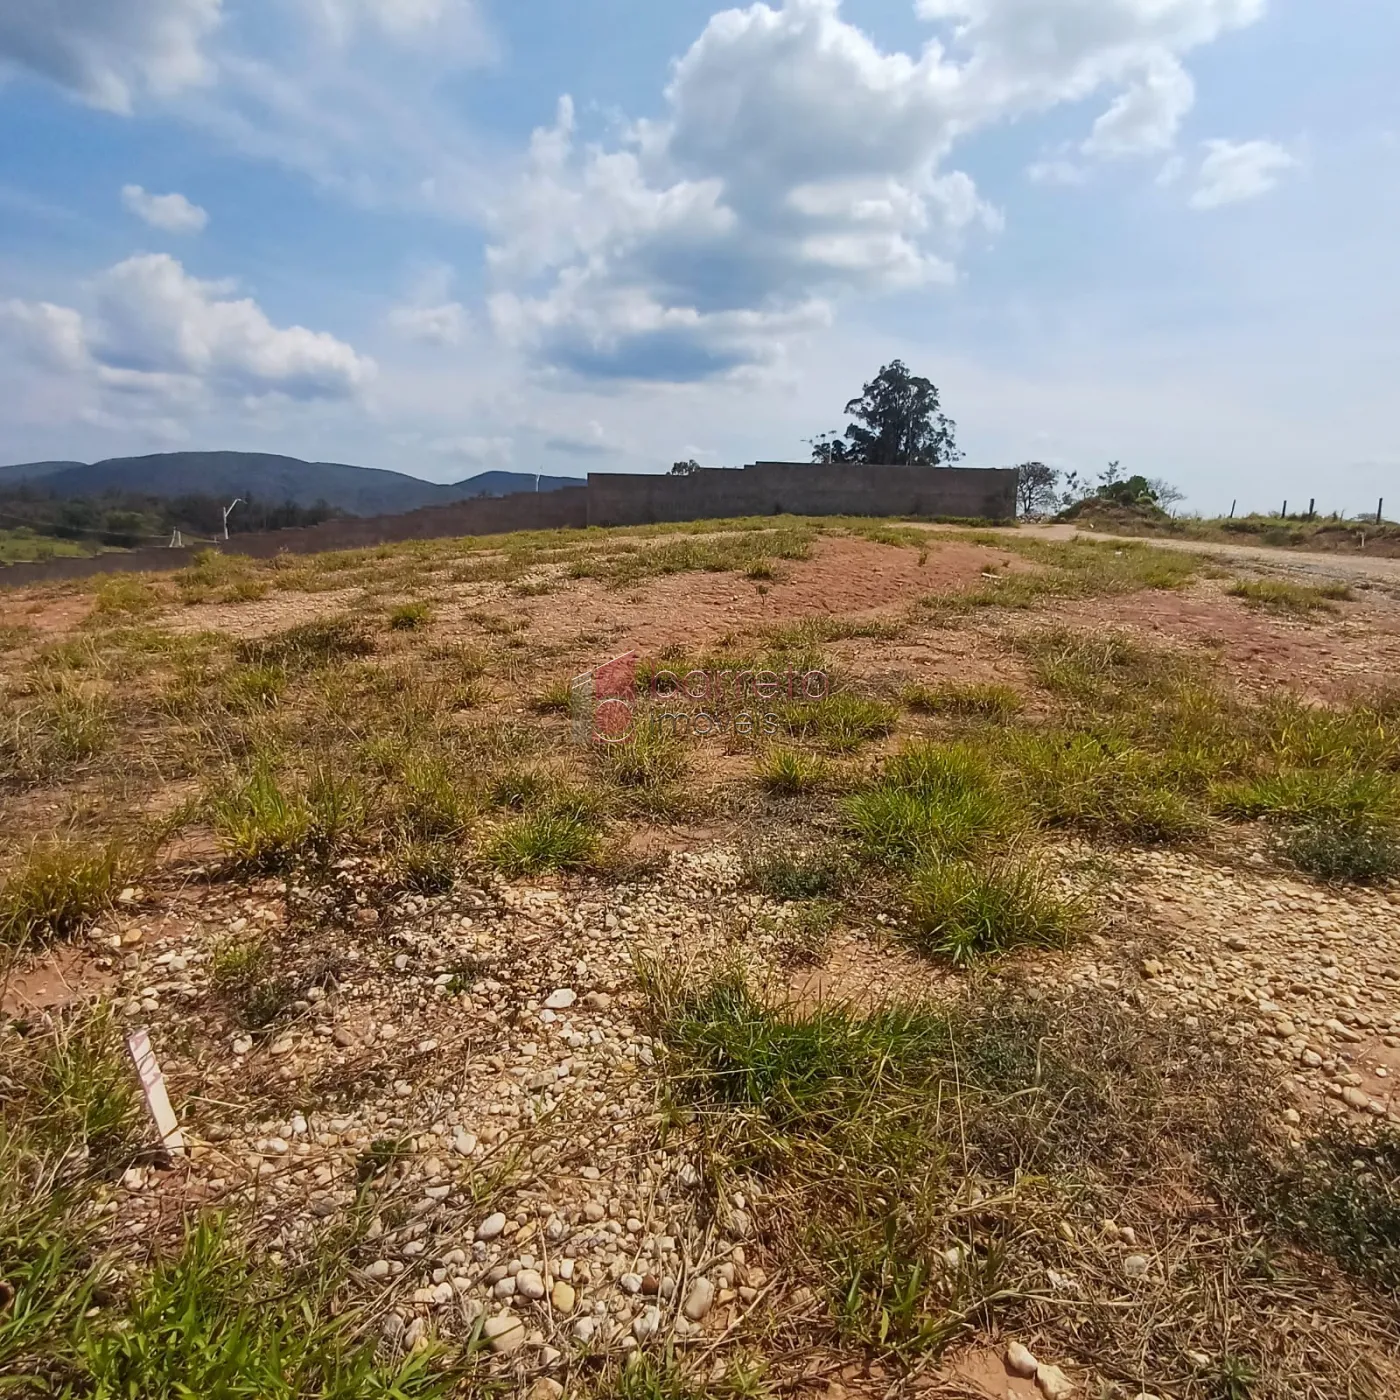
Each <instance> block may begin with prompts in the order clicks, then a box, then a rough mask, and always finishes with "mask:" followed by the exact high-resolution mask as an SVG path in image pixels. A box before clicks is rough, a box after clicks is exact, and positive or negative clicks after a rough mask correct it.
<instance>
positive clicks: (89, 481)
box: [0, 452, 584, 515]
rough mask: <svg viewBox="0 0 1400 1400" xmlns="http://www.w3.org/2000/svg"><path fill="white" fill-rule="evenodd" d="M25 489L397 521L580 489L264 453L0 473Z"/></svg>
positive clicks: (41, 465) (187, 455)
mask: <svg viewBox="0 0 1400 1400" xmlns="http://www.w3.org/2000/svg"><path fill="white" fill-rule="evenodd" d="M26 484H30V485H33V486H35V487H36V488H37V489H40V490H42V491H44V492H45V493H46V494H49V495H53V496H57V497H60V498H65V499H66V498H73V497H80V496H101V495H106V494H112V493H122V492H134V493H138V494H141V495H144V496H159V497H166V498H170V499H174V498H176V497H179V496H189V495H201V496H219V497H224V498H226V499H228V500H232V499H233V498H234V497H235V496H244V497H253V498H255V499H257V500H260V501H267V502H276V503H281V502H283V501H291V502H292V503H293V504H294V505H298V506H313V505H315V504H316V503H317V502H319V501H325V502H326V504H327V505H330V506H333V507H334V508H336V509H338V510H343V511H345V512H346V513H347V514H349V515H399V514H402V513H403V512H404V511H409V510H417V509H419V507H421V506H438V505H445V504H447V503H448V502H450V501H462V500H468V499H470V498H471V497H473V496H506V495H510V494H511V493H512V492H515V491H534V490H540V491H557V490H559V489H560V488H562V487H565V486H582V485H583V484H584V483H583V479H582V478H580V477H572V476H540V477H538V478H537V477H536V476H535V475H534V473H533V472H502V471H493V472H482V473H480V474H479V475H477V476H473V477H468V478H467V479H466V480H465V481H457V482H452V483H451V484H449V485H441V484H439V483H437V482H432V481H421V480H419V478H418V477H416V476H406V475H405V474H404V473H403V472H391V471H382V470H379V469H378V468H375V467H352V466H347V465H345V464H344V463H340V462H303V461H301V460H300V459H299V458H297V457H280V456H275V455H273V454H271V453H264V452H160V453H156V454H154V455H152V456H149V457H109V458H107V459H106V460H105V461H102V462H93V463H91V464H87V463H83V462H22V463H19V464H18V465H16V466H12V467H0V490H5V489H8V488H12V487H18V486H23V485H26Z"/></svg>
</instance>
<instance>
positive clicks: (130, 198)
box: [122, 185, 209, 233]
mask: <svg viewBox="0 0 1400 1400" xmlns="http://www.w3.org/2000/svg"><path fill="white" fill-rule="evenodd" d="M122 203H123V204H124V205H125V206H126V207H127V209H129V210H130V211H131V213H133V214H135V215H136V217H137V218H138V219H144V220H145V221H146V222H147V223H148V224H150V226H151V227H152V228H159V229H164V230H165V231H166V232H167V233H199V232H200V231H201V230H202V229H203V228H204V226H205V225H206V224H207V223H208V222H209V215H208V213H207V212H206V211H205V210H203V209H201V208H200V207H199V205H197V204H191V203H190V201H189V200H188V199H186V198H185V196H184V195H182V194H149V193H147V191H145V190H143V189H142V188H141V186H140V185H123V186H122Z"/></svg>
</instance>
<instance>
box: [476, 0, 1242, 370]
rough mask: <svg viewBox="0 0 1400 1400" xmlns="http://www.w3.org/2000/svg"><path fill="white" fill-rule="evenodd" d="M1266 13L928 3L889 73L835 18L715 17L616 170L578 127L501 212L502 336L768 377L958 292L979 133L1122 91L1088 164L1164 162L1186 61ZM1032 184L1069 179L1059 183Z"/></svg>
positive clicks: (1193, 7)
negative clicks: (1139, 157)
mask: <svg viewBox="0 0 1400 1400" xmlns="http://www.w3.org/2000/svg"><path fill="white" fill-rule="evenodd" d="M1263 4H1264V0H1079V3H1076V4H1073V5H1067V4H1065V3H1064V0H921V3H920V5H919V9H920V13H921V14H922V15H923V16H924V18H926V19H928V20H930V21H932V22H933V23H935V24H936V25H938V26H939V27H940V32H939V33H938V34H937V35H936V36H935V37H934V38H932V39H930V41H929V42H928V43H927V44H926V45H925V46H924V47H923V49H922V50H921V51H920V52H919V53H917V54H910V53H902V52H885V51H882V50H881V49H880V48H878V47H877V46H876V45H875V43H874V42H873V41H872V40H871V39H870V38H869V36H868V35H866V34H865V33H864V32H863V31H861V30H860V29H858V28H857V27H856V26H854V25H852V24H850V23H848V22H847V21H846V20H845V19H844V18H843V16H842V13H841V6H840V0H785V2H784V3H783V4H781V5H780V6H773V5H768V4H754V5H751V6H750V7H749V8H747V9H742V10H739V9H735V10H727V11H725V12H723V13H720V14H716V15H715V16H713V17H712V18H711V19H710V21H709V23H708V24H707V25H706V27H705V29H704V31H703V32H702V34H701V35H700V37H699V38H698V39H697V40H696V41H695V42H694V44H692V45H691V47H690V49H689V50H688V51H687V52H686V53H685V54H684V55H683V56H682V57H681V58H680V60H679V61H678V62H677V63H676V64H675V66H674V69H673V72H672V76H671V81H670V83H669V85H668V86H667V89H666V92H665V99H666V108H665V112H664V114H663V115H662V116H661V117H660V118H658V119H656V120H652V121H642V122H637V123H634V124H632V125H631V126H628V127H626V128H625V131H624V133H623V135H622V137H621V138H620V139H618V140H617V141H615V142H614V143H613V144H612V145H611V146H606V145H602V144H590V143H586V142H582V141H580V139H579V136H578V132H577V130H576V123H575V115H574V111H573V107H572V104H571V103H570V102H569V101H568V99H567V98H565V99H564V100H563V101H561V103H560V107H559V113H558V116H557V119H556V121H555V123H554V124H553V125H552V126H550V127H547V128H543V129H541V130H539V131H537V132H536V133H535V134H534V137H533V139H532V141H531V144H530V150H529V154H528V158H527V160H526V162H525V168H524V169H523V171H522V173H521V175H520V177H519V179H518V181H517V182H516V183H515V185H514V186H513V188H512V189H511V190H510V191H509V192H508V194H507V195H506V197H504V198H503V199H502V200H500V202H499V203H498V205H497V207H496V209H495V211H494V216H495V239H494V242H493V245H492V246H491V248H490V249H489V250H488V264H489V266H490V268H491V270H492V272H493V274H494V275H495V277H496V279H497V282H498V287H497V290H496V291H495V293H494V294H493V295H492V297H491V298H490V300H489V307H490V311H491V315H492V318H493V321H494V323H495V325H496V328H497V330H498V331H499V332H500V333H501V334H502V335H504V336H506V337H507V338H508V339H510V340H511V341H513V342H515V343H517V344H521V345H524V346H526V347H527V348H529V349H531V350H533V351H534V352H535V353H536V354H538V355H539V356H541V357H542V358H543V359H544V360H546V361H547V362H549V363H551V364H553V365H554V366H556V367H559V368H563V369H566V370H571V371H574V372H577V373H583V374H587V375H598V376H611V377H618V376H627V377H633V378H650V379H673V380H674V379H693V378H701V377H704V376H707V375H713V374H718V373H724V372H726V371H731V370H734V369H737V368H740V367H743V366H746V365H751V364H754V363H755V362H759V361H762V360H763V359H764V358H765V357H767V356H770V355H772V354H774V353H776V352H777V351H778V349H779V348H780V346H781V343H782V341H783V339H784V338H785V337H788V336H791V335H796V334H801V333H802V332H803V331H805V330H807V329H810V328H811V327H814V326H818V325H822V324H826V323H827V322H829V320H830V318H831V316H832V314H833V308H834V307H835V306H837V305H839V303H840V300H841V299H842V297H843V296H845V295H848V294H851V293H887V292H896V291H906V290H909V289H913V288H919V287H925V286H930V285H936V284H939V283H947V282H950V281H952V280H953V279H954V278H955V276H956V270H955V262H956V256H957V252H958V249H959V247H960V245H961V244H962V243H963V242H965V241H966V239H967V238H968V237H969V236H971V235H973V234H974V233H977V232H978V231H981V232H982V233H984V234H985V233H990V232H995V231H996V229H998V228H999V227H1000V218H999V215H998V214H997V213H996V211H995V210H994V209H992V208H991V207H990V206H989V205H988V204H987V203H986V202H985V201H984V200H983V199H982V198H981V197H980V196H979V194H978V192H977V190H976V188H975V186H974V185H973V182H972V181H971V180H970V179H969V178H968V176H967V175H965V174H963V173H962V172H960V171H957V170H948V169H946V168H945V165H946V162H947V159H948V157H949V155H950V153H951V151H952V150H953V148H954V147H955V145H956V144H957V142H958V141H959V140H960V139H963V138H964V137H966V136H967V135H969V134H970V133H972V132H974V131H976V130H978V129H979V128H981V127H984V126H986V125H989V124H991V123H993V122H997V121H1002V120H1005V119H1008V118H1013V117H1016V116H1019V115H1021V114H1023V113H1027V112H1031V111H1038V110H1044V109H1046V108H1049V107H1052V106H1054V105H1056V104H1058V103H1061V102H1070V101H1078V100H1081V99H1083V98H1086V97H1088V96H1090V95H1092V94H1093V93H1094V92H1095V91H1098V90H1100V89H1103V88H1107V89H1109V90H1111V91H1112V90H1116V92H1117V95H1116V96H1115V97H1114V98H1113V101H1112V103H1111V105H1110V106H1109V108H1108V110H1107V111H1105V112H1104V113H1103V115H1102V116H1101V117H1100V118H1099V120H1098V122H1097V123H1096V125H1095V127H1094V130H1093V131H1092V133H1090V135H1089V137H1088V139H1087V141H1086V142H1085V143H1084V151H1085V153H1086V154H1089V155H1094V156H1101V157H1102V156H1110V155H1128V154H1139V153H1145V152H1151V151H1161V150H1163V149H1166V148H1168V147H1170V145H1171V144H1172V141H1173V138H1174V136H1175V133H1176V130H1177V127H1178V125H1179V123H1180V121H1181V119H1182V117H1183V116H1184V114H1185V113H1186V111H1187V110H1189V108H1190V106H1191V102H1192V100H1193V96H1194V90H1193V87H1192V83H1191V79H1190V76H1189V75H1188V74H1187V73H1186V71H1185V69H1184V68H1183V67H1182V66H1181V63H1180V61H1179V59H1180V56H1181V55H1182V54H1184V53H1186V52H1187V51H1189V50H1190V49H1192V48H1194V47H1196V46H1198V45H1200V44H1204V43H1208V42H1210V41H1211V40H1213V39H1214V38H1216V37H1217V36H1218V35H1219V34H1220V33H1222V32H1223V31H1224V30H1226V29H1228V28H1231V27H1236V26H1239V25H1243V24H1248V23H1250V22H1252V21H1253V20H1255V19H1257V18H1258V17H1259V15H1260V14H1262V12H1263ZM1030 173H1031V175H1032V178H1040V179H1047V180H1054V179H1061V180H1064V179H1067V178H1069V177H1070V176H1071V174H1073V178H1076V179H1078V178H1080V176H1079V173H1078V168H1077V167H1076V166H1074V165H1073V164H1072V163H1070V162H1069V161H1058V162H1053V163H1051V162H1043V163H1042V165H1041V166H1040V167H1032V170H1031V172H1030Z"/></svg>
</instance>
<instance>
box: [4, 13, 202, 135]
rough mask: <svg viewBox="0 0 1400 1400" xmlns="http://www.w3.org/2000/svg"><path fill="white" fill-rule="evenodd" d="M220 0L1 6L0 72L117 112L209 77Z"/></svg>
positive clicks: (127, 109)
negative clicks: (45, 83)
mask: <svg viewBox="0 0 1400 1400" xmlns="http://www.w3.org/2000/svg"><path fill="white" fill-rule="evenodd" d="M221 4H222V0H0V69H3V68H5V67H9V68H12V69H24V70H27V71H29V72H32V73H35V74H38V75H39V76H40V77H42V78H46V79H48V80H49V81H50V82H53V83H57V84H58V85H59V86H60V87H62V88H65V89H67V90H68V91H69V92H71V93H72V94H73V95H74V96H76V97H79V98H81V99H82V100H83V101H85V102H88V103H91V104H92V105H93V106H94V107H104V108H106V109H107V110H109V111H113V112H129V111H130V110H131V108H132V104H133V101H134V100H135V98H136V97H137V96H138V95H139V94H142V93H151V94H153V95H155V96H167V95H169V94H170V93H173V92H178V91H179V90H180V89H181V88H186V87H189V86H191V85H193V84H196V83H201V82H203V81H205V80H206V79H207V77H208V76H209V64H208V61H207V59H206V57H205V54H204V52H203V47H202V46H203V43H204V41H205V39H206V38H207V37H208V35H209V34H210V32H211V31H212V30H213V29H214V27H215V26H216V25H217V24H218V22H219V19H220V17H221Z"/></svg>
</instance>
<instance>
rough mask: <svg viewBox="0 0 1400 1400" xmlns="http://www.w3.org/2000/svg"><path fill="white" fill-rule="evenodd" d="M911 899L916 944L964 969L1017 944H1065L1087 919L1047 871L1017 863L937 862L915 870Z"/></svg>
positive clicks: (912, 935) (1006, 950)
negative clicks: (1053, 885) (1057, 888)
mask: <svg viewBox="0 0 1400 1400" xmlns="http://www.w3.org/2000/svg"><path fill="white" fill-rule="evenodd" d="M908 899H909V907H910V912H911V914H912V919H913V929H912V932H911V941H912V942H913V944H914V945H915V946H916V947H917V948H918V949H919V950H920V951H922V952H925V953H928V954H930V955H932V956H935V957H943V958H947V959H949V960H950V961H951V962H952V963H953V964H954V966H957V967H964V966H966V965H967V964H969V963H971V962H974V961H976V960H977V959H979V958H983V957H989V956H992V955H995V954H999V953H1007V952H1010V951H1012V950H1013V949H1016V948H1063V947H1065V946H1066V945H1067V944H1068V943H1070V942H1071V941H1072V940H1073V939H1074V937H1075V936H1076V935H1077V934H1079V933H1080V932H1081V931H1082V930H1083V928H1084V927H1085V923H1086V919H1085V913H1084V910H1083V908H1082V907H1081V906H1080V905H1079V904H1078V903H1077V902H1075V901H1073V900H1070V899H1066V898H1064V897H1062V896H1060V895H1058V894H1056V893H1055V892H1054V890H1053V887H1052V885H1051V883H1050V881H1049V880H1048V878H1047V877H1046V875H1045V873H1044V872H1043V871H1042V870H1040V869H1039V868H1038V867H1036V866H1035V865H1032V864H1029V863H1026V862H1021V861H1014V860H998V861H995V862H992V863H990V864H987V865H975V864H972V863H971V862H969V861H931V862H929V863H927V864H925V865H923V866H921V867H920V868H919V869H918V870H917V871H915V873H914V875H913V877H912V878H911V880H910V882H909V887H908Z"/></svg>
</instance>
